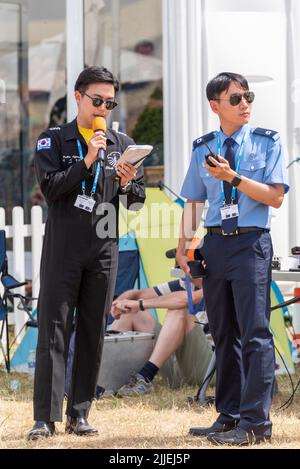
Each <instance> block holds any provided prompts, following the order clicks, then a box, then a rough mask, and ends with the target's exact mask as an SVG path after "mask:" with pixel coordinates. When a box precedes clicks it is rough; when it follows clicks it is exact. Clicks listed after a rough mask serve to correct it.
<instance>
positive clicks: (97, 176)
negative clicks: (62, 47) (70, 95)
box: [28, 67, 145, 440]
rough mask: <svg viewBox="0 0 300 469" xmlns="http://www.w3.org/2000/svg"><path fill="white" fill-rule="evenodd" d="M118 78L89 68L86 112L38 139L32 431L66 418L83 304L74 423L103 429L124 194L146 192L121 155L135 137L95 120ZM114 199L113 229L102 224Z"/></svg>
mask: <svg viewBox="0 0 300 469" xmlns="http://www.w3.org/2000/svg"><path fill="white" fill-rule="evenodd" d="M118 88H119V84H118V81H117V80H116V79H115V78H114V77H113V75H112V73H111V72H109V71H108V70H107V69H105V68H104V67H90V68H87V69H85V70H83V72H81V74H80V75H79V77H78V79H77V81H76V84H75V99H76V102H77V106H78V115H77V118H76V119H75V120H74V121H73V122H71V123H69V124H66V125H63V126H61V127H55V128H51V129H48V130H47V131H46V132H44V133H43V134H42V135H41V136H40V138H39V139H38V142H37V148H36V154H35V169H36V175H37V179H38V182H39V185H40V187H41V191H42V193H43V195H44V197H45V199H46V201H47V204H48V207H49V210H48V220H47V224H46V230H45V238H44V245H43V253H42V260H41V289H40V295H39V303H38V326H39V336H38V345H37V352H36V370H35V382H34V420H35V425H34V427H33V428H32V430H31V431H30V432H29V435H28V438H29V439H32V440H34V439H38V438H45V437H48V436H51V435H53V433H54V432H55V422H56V421H61V420H62V404H63V397H64V385H65V368H66V360H67V356H68V350H69V341H70V336H71V330H72V322H73V315H74V309H75V307H76V310H77V315H76V321H77V324H76V330H77V332H76V344H75V354H74V364H73V373H72V382H71V388H70V393H69V395H68V405H67V410H66V413H67V425H66V432H68V433H74V434H76V435H93V434H95V433H96V432H97V430H96V429H95V428H93V427H92V426H91V425H89V423H88V421H87V417H88V413H89V409H90V406H91V403H92V400H93V398H94V395H95V389H96V384H97V377H98V371H99V366H100V360H101V351H102V346H103V340H104V327H105V323H106V315H107V314H108V312H109V311H110V305H111V302H112V299H113V293H114V289H115V279H116V268H117V259H118V227H117V223H118V207H119V196H120V194H124V195H123V196H122V201H123V202H124V203H126V202H127V206H128V208H129V209H130V208H134V209H135V210H137V209H138V206H140V207H141V206H142V204H143V202H144V200H145V191H144V182H143V169H142V167H140V168H139V169H138V170H136V169H135V168H134V167H133V166H132V165H131V164H129V163H124V164H119V163H118V159H119V158H120V155H121V154H122V153H123V152H124V150H125V149H126V148H127V147H128V145H130V144H132V143H134V142H133V140H132V139H131V138H129V137H127V136H126V135H124V134H118V133H116V132H114V131H113V130H108V131H107V132H106V134H105V135H104V134H103V133H102V132H97V131H96V132H95V133H94V131H93V130H92V123H93V120H94V119H95V118H96V117H98V118H99V117H102V118H103V119H107V117H108V116H109V114H110V112H111V111H112V109H113V108H114V107H115V106H116V105H117V103H116V102H115V94H116V92H117V91H118ZM99 150H102V151H101V152H100V153H99ZM102 153H103V154H104V158H103V161H102V159H100V161H99V158H98V155H99V154H100V156H101V154H102ZM116 174H117V177H116ZM132 204H133V205H132ZM109 207H110V208H111V209H112V210H110V211H109V214H110V219H109V221H108V225H109V226H108V231H105V230H104V229H103V230H102V231H103V232H101V229H99V226H100V224H101V223H102V225H103V227H104V226H106V224H107V218H106V209H108V208H109ZM112 214H113V215H114V217H111V215H112ZM103 221H105V223H103Z"/></svg>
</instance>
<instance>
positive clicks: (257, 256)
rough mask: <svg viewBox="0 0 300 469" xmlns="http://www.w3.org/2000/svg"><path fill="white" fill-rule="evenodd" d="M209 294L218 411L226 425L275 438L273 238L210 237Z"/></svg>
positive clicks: (258, 234)
mask: <svg viewBox="0 0 300 469" xmlns="http://www.w3.org/2000/svg"><path fill="white" fill-rule="evenodd" d="M201 253H202V255H203V257H204V259H205V262H206V265H207V272H208V275H207V278H205V279H204V282H203V288H204V296H205V302H206V307H207V315H208V320H209V325H210V330H211V334H212V337H213V340H214V342H215V345H216V367H217V380H216V408H217V411H218V412H219V413H220V416H219V418H218V421H219V422H220V423H228V422H232V420H236V421H239V422H240V423H239V425H240V426H241V427H242V428H243V429H244V430H246V431H253V432H254V433H255V434H257V435H270V434H271V426H272V425H271V422H270V419H269V409H270V406H271V400H272V392H273V384H274V372H275V355H274V345H273V338H272V334H271V332H270V330H269V320H270V287H271V260H272V255H273V249H272V242H271V237H270V234H269V233H268V232H251V233H244V234H240V235H237V236H220V235H218V234H207V235H206V236H205V241H204V245H203V248H202V249H201Z"/></svg>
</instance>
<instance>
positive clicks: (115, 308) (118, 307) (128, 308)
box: [111, 300, 140, 319]
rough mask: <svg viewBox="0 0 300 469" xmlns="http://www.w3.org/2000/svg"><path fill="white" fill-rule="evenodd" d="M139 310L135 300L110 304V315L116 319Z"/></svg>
mask: <svg viewBox="0 0 300 469" xmlns="http://www.w3.org/2000/svg"><path fill="white" fill-rule="evenodd" d="M139 309H140V307H139V302H138V301H136V300H119V301H118V300H115V301H114V302H113V304H112V311H111V315H112V316H113V317H114V318H115V319H118V318H119V317H120V316H121V315H122V314H126V313H137V312H138V311H139Z"/></svg>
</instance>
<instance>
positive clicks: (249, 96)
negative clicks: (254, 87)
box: [216, 91, 255, 106]
mask: <svg viewBox="0 0 300 469" xmlns="http://www.w3.org/2000/svg"><path fill="white" fill-rule="evenodd" d="M243 98H244V99H245V100H246V101H247V103H248V104H251V103H253V101H254V98H255V94H254V93H253V91H245V93H233V94H232V95H230V97H229V99H225V98H216V101H229V102H230V104H231V106H237V105H238V104H240V102H241V101H242V99H243Z"/></svg>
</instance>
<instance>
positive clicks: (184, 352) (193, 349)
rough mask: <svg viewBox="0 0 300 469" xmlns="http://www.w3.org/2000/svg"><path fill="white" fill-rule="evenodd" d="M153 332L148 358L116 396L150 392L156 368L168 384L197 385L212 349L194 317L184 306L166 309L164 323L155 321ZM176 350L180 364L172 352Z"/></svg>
mask: <svg viewBox="0 0 300 469" xmlns="http://www.w3.org/2000/svg"><path fill="white" fill-rule="evenodd" d="M124 316H125V315H124ZM156 331H157V332H159V335H158V339H157V342H156V345H155V348H154V350H153V352H152V354H151V356H150V358H149V361H148V362H147V363H146V364H145V365H144V367H143V368H142V369H141V370H140V371H139V372H138V373H137V374H136V375H135V376H134V377H133V378H132V379H131V381H130V382H129V383H128V384H127V385H124V386H122V387H121V388H120V390H119V391H118V395H120V396H129V395H138V394H146V393H149V392H151V390H152V384H151V382H152V380H153V378H154V377H155V375H156V373H157V372H158V371H160V373H161V375H162V377H163V378H164V380H165V381H167V383H168V384H169V385H170V386H171V387H178V386H180V385H182V384H184V383H189V384H199V383H200V382H201V378H202V379H203V376H204V374H205V371H206V368H207V365H208V363H209V360H210V357H211V354H212V351H211V346H210V344H209V343H208V341H207V339H206V336H205V334H204V333H203V330H202V327H201V326H200V325H199V324H195V318H194V316H191V315H190V314H189V313H188V310H186V309H181V310H171V311H168V312H167V315H166V318H165V321H164V324H163V326H161V325H160V324H159V323H157V325H156ZM176 350H177V351H178V360H179V363H177V362H176V359H175V357H174V355H173V353H174V352H175V351H176ZM176 356H177V352H176ZM198 368H199V369H198Z"/></svg>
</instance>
